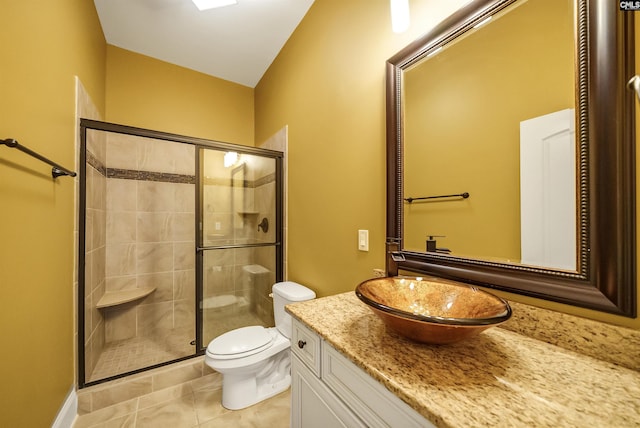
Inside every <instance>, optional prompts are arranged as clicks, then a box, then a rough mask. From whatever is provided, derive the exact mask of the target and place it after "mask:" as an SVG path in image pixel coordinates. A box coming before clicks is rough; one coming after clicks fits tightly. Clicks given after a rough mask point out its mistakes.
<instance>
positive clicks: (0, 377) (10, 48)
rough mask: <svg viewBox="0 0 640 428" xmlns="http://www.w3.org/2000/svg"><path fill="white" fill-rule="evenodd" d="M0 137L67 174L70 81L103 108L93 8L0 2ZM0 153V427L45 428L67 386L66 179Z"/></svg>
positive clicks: (71, 0) (69, 251) (69, 217)
mask: <svg viewBox="0 0 640 428" xmlns="http://www.w3.org/2000/svg"><path fill="white" fill-rule="evenodd" d="M0 15H1V16H2V17H3V19H2V25H1V26H0V118H2V119H1V120H0V135H1V137H0V138H3V139H4V138H8V137H10V138H15V139H16V140H18V141H19V142H20V143H22V144H23V145H25V146H27V147H29V148H31V149H33V150H35V151H37V152H40V153H42V154H43V155H45V156H47V157H49V158H51V159H53V160H54V161H56V162H58V163H60V164H62V165H63V166H66V167H67V168H74V158H75V150H74V144H75V140H74V138H75V134H76V132H77V131H76V123H75V99H74V96H75V81H74V75H78V76H79V77H80V80H81V81H82V82H83V84H84V86H85V88H86V90H87V91H88V92H89V93H90V94H91V96H92V98H93V100H94V102H95V103H96V104H97V105H98V107H99V108H102V107H103V106H104V70H105V41H104V37H103V35H102V31H101V29H100V24H99V22H98V19H97V14H96V12H95V9H94V6H93V2H89V1H86V0H59V1H55V2H46V1H45V2H43V1H33V0H24V1H4V2H2V5H1V6H0ZM50 174H51V167H49V166H48V165H46V164H44V163H41V162H39V161H37V160H35V159H33V158H30V157H28V156H27V155H26V154H24V153H21V152H19V151H17V150H15V149H9V148H7V147H6V146H0V201H1V202H0V207H1V209H0V242H1V244H0V301H1V302H2V310H1V311H0V343H2V358H1V361H2V363H1V364H0V385H1V386H0V426H4V427H29V428H31V427H46V426H50V425H51V423H52V422H53V420H54V418H55V416H56V413H57V412H58V410H59V408H60V406H61V404H62V402H63V401H64V399H65V396H66V394H67V392H68V391H69V389H70V388H71V387H72V386H73V382H74V367H73V361H74V344H73V332H74V314H73V300H74V294H73V292H74V290H73V279H74V272H73V259H74V254H73V242H74V236H73V222H74V216H75V213H74V209H75V207H74V201H73V188H74V179H73V178H70V177H60V178H58V179H57V180H55V181H53V180H52V179H51V175H50Z"/></svg>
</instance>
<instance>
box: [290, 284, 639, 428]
mask: <svg viewBox="0 0 640 428" xmlns="http://www.w3.org/2000/svg"><path fill="white" fill-rule="evenodd" d="M512 306H513V305H512ZM287 311H288V312H289V313H290V314H292V315H293V316H294V317H295V318H297V319H298V320H300V321H301V322H303V323H304V324H306V325H307V326H308V327H309V328H310V329H312V330H313V331H315V332H316V333H318V334H319V335H320V336H321V337H322V338H323V339H324V340H326V341H327V342H328V343H329V344H331V345H332V346H333V347H334V348H335V349H337V350H338V351H339V352H341V353H342V354H343V355H344V356H346V357H347V358H349V359H350V360H351V361H353V362H354V363H355V364H356V365H358V366H359V367H361V368H362V369H364V370H365V371H366V372H367V373H368V374H369V375H371V376H372V377H373V378H374V379H375V380H377V381H378V382H380V383H381V384H383V385H384V386H385V387H386V388H387V389H388V390H390V391H391V392H393V393H394V394H395V395H396V396H398V397H399V398H400V399H402V400H403V401H405V402H406V403H407V404H408V405H409V406H411V407H412V408H414V409H415V410H416V411H417V412H419V413H420V414H422V415H423V416H424V417H425V418H426V419H428V420H429V421H431V422H432V423H434V424H435V425H436V426H438V427H489V426H491V427H497V426H504V427H547V426H548V427H561V426H567V427H571V426H576V427H582V426H592V427H637V426H640V373H639V372H638V371H635V370H632V369H630V368H626V367H623V366H621V365H619V364H613V363H611V362H607V361H604V360H602V359H598V358H594V357H593V356H588V355H584V354H582V353H579V352H576V351H574V350H570V349H565V348H563V347H560V346H557V345H552V344H550V343H547V342H545V341H542V340H537V339H535V338H532V337H530V336H526V335H524V334H521V333H518V332H516V331H511V329H507V328H502V327H495V328H491V329H489V330H486V331H485V332H483V333H482V334H480V335H479V336H477V337H474V338H472V339H469V340H467V341H463V342H460V343H458V344H453V345H442V346H434V345H424V344H419V343H415V342H411V341H409V340H406V339H404V338H402V337H400V336H398V335H397V334H395V333H393V332H388V331H387V330H386V329H385V326H384V324H383V323H382V321H380V319H379V318H378V317H377V316H376V315H374V314H373V312H371V310H369V308H368V307H367V306H366V305H365V304H364V303H362V302H360V301H359V300H358V298H357V297H356V296H355V293H353V292H348V293H343V294H337V295H334V296H329V297H323V298H320V299H316V300H310V301H307V302H300V303H296V304H292V305H288V306H287ZM517 312H518V308H517V307H516V308H514V318H516V317H515V315H516V314H517ZM510 322H512V321H509V323H510ZM633 334H635V333H633ZM635 337H636V336H634V338H635ZM634 340H635V339H634ZM621 346H623V345H621ZM633 352H635V349H634V351H633Z"/></svg>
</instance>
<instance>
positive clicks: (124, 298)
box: [96, 287, 156, 309]
mask: <svg viewBox="0 0 640 428" xmlns="http://www.w3.org/2000/svg"><path fill="white" fill-rule="evenodd" d="M154 291H156V288H155V287H147V288H134V289H131V290H120V291H109V292H106V293H104V294H103V295H102V297H101V298H100V300H98V304H97V305H96V307H97V308H98V309H104V308H110V307H113V306H117V305H122V304H124V303H129V302H133V301H134V300H138V299H142V298H144V297H147V296H148V295H149V294H151V293H153V292H154Z"/></svg>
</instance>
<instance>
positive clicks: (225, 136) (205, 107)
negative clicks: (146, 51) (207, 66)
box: [106, 45, 254, 146]
mask: <svg viewBox="0 0 640 428" xmlns="http://www.w3.org/2000/svg"><path fill="white" fill-rule="evenodd" d="M253 114H254V107H253V88H249V87H247V86H243V85H239V84H236V83H232V82H228V81H226V80H221V79H217V78H215V77H211V76H209V75H206V74H203V73H199V72H196V71H193V70H189V69H186V68H183V67H179V66H176V65H173V64H169V63H167V62H163V61H159V60H156V59H153V58H150V57H148V56H144V55H139V54H136V53H134V52H131V51H127V50H124V49H120V48H118V47H115V46H111V45H108V46H107V98H106V121H108V122H114V123H120V124H123V125H131V126H137V127H140V128H147V129H154V130H157V131H164V132H172V133H175V134H181V135H188V136H192V137H200V138H207V139H211V140H217V141H224V142H229V143H235V144H244V145H248V146H253V143H254V138H253V130H254V120H253Z"/></svg>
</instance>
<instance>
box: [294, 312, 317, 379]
mask: <svg viewBox="0 0 640 428" xmlns="http://www.w3.org/2000/svg"><path fill="white" fill-rule="evenodd" d="M291 351H292V352H293V353H294V354H295V355H297V356H298V357H299V358H300V360H302V362H304V363H305V364H306V365H307V367H309V369H311V371H312V372H313V373H314V374H315V375H316V376H318V377H320V336H318V335H317V334H316V333H314V332H312V331H311V330H309V329H308V328H307V327H305V326H304V325H302V323H301V322H299V321H298V320H296V319H294V320H293V325H292V328H291Z"/></svg>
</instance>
